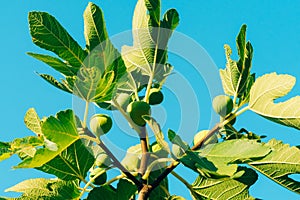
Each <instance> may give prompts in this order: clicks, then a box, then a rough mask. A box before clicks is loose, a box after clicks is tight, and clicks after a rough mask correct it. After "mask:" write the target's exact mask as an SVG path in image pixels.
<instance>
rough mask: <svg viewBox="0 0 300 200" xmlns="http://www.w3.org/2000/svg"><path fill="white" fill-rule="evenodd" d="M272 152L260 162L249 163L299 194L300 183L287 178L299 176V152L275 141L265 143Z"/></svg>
mask: <svg viewBox="0 0 300 200" xmlns="http://www.w3.org/2000/svg"><path fill="white" fill-rule="evenodd" d="M266 146H268V147H270V148H272V149H273V150H272V152H271V153H270V154H269V155H267V156H266V157H264V158H263V159H261V160H257V161H254V162H251V163H249V164H250V166H251V167H253V168H254V169H255V170H257V171H259V172H261V173H262V174H263V175H265V176H267V177H268V178H270V179H272V180H273V181H275V182H277V183H278V184H280V185H281V186H283V187H286V188H287V189H289V190H291V191H294V192H296V193H298V194H300V182H299V181H296V180H293V179H292V178H290V177H289V175H291V174H300V150H299V149H298V148H297V147H290V146H289V145H288V144H283V143H282V142H281V141H277V140H275V139H272V140H270V141H269V142H268V143H266Z"/></svg>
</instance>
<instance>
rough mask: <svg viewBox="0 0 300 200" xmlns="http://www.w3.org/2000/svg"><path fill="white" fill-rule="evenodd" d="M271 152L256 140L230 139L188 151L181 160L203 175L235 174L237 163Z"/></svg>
mask: <svg viewBox="0 0 300 200" xmlns="http://www.w3.org/2000/svg"><path fill="white" fill-rule="evenodd" d="M270 152H271V148H270V147H268V146H265V145H263V144H261V143H258V142H256V141H254V140H246V139H240V140H228V141H224V142H221V143H216V144H211V145H207V146H206V147H205V148H203V149H200V150H197V151H193V152H192V151H186V155H184V156H183V157H182V158H180V161H181V162H182V163H183V164H184V165H186V166H187V167H189V168H191V169H193V170H194V171H198V172H199V173H203V174H202V175H207V176H211V175H213V176H233V174H234V173H236V170H237V168H238V165H237V164H240V163H248V162H251V161H253V160H256V159H260V158H263V157H264V156H266V155H267V154H268V153H270Z"/></svg>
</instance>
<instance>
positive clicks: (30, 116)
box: [24, 108, 43, 136]
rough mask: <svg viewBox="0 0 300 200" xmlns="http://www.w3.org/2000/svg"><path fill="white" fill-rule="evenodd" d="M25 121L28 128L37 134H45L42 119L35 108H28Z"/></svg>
mask: <svg viewBox="0 0 300 200" xmlns="http://www.w3.org/2000/svg"><path fill="white" fill-rule="evenodd" d="M24 122H25V125H26V126H27V128H28V129H29V130H31V131H32V132H34V133H35V134H37V135H38V136H39V135H42V134H43V133H42V127H41V120H40V118H39V116H38V114H37V113H36V111H35V109H34V108H30V109H28V110H27V112H26V114H25V117H24Z"/></svg>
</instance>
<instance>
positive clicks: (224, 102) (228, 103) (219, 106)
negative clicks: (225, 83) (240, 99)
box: [212, 95, 233, 117]
mask: <svg viewBox="0 0 300 200" xmlns="http://www.w3.org/2000/svg"><path fill="white" fill-rule="evenodd" d="M212 106H213V109H214V110H215V112H216V113H217V114H219V115H220V116H222V117H225V116H226V115H228V114H229V113H230V112H231V111H232V109H233V101H232V99H231V98H230V97H229V96H226V95H219V96H216V97H215V98H214V100H213V102H212Z"/></svg>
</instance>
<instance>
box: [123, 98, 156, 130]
mask: <svg viewBox="0 0 300 200" xmlns="http://www.w3.org/2000/svg"><path fill="white" fill-rule="evenodd" d="M127 112H128V113H129V115H130V118H131V119H132V121H133V122H134V123H135V124H136V125H138V126H145V125H146V122H145V120H144V119H143V115H150V114H151V108H150V105H149V104H148V103H146V102H144V101H135V102H131V103H130V104H129V105H128V106H127Z"/></svg>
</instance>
